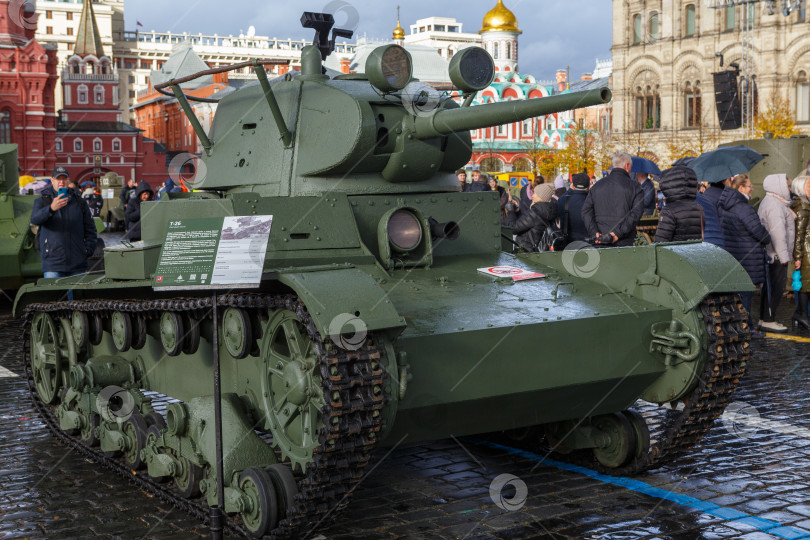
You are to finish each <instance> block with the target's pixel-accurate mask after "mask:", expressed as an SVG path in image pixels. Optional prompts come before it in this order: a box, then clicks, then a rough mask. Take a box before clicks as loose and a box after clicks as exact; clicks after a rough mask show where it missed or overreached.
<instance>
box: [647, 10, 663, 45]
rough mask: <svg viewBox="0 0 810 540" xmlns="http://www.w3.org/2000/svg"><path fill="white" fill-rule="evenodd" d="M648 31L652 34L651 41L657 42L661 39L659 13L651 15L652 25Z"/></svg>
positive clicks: (650, 24)
mask: <svg viewBox="0 0 810 540" xmlns="http://www.w3.org/2000/svg"><path fill="white" fill-rule="evenodd" d="M649 26H650V27H649V28H648V31H649V32H650V39H653V40H656V39H658V38H660V37H661V32H660V30H659V27H658V13H657V12H655V11H653V12H652V13H651V14H650V23H649Z"/></svg>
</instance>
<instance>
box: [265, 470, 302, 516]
mask: <svg viewBox="0 0 810 540" xmlns="http://www.w3.org/2000/svg"><path fill="white" fill-rule="evenodd" d="M265 470H266V471H267V474H269V475H270V480H272V481H273V485H274V486H275V488H276V495H278V503H279V504H278V506H279V519H283V518H284V517H285V516H286V515H287V512H288V511H289V509H290V508H291V507H292V505H293V502H294V501H295V496H296V495H298V482H296V481H295V476H293V473H292V470H290V467H288V466H287V465H285V464H284V463H275V464H273V465H270V466H269V467H267V468H266V469H265Z"/></svg>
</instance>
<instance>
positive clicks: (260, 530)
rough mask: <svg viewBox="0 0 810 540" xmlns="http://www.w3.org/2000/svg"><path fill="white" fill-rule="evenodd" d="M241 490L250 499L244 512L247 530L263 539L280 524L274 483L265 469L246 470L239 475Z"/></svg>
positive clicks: (243, 516)
mask: <svg viewBox="0 0 810 540" xmlns="http://www.w3.org/2000/svg"><path fill="white" fill-rule="evenodd" d="M239 489H241V490H242V491H243V492H244V493H245V495H247V498H248V501H249V503H248V508H247V509H245V510H244V511H242V513H241V514H240V515H241V516H242V521H243V522H244V524H245V527H246V528H247V530H249V531H250V533H251V534H252V535H253V536H255V537H256V538H261V537H262V536H264V535H265V534H267V533H268V532H270V531H271V530H273V529H275V528H276V525H277V524H278V500H277V498H276V491H275V488H274V487H273V481H272V480H270V475H269V474H267V472H265V470H264V469H245V470H244V471H243V472H242V474H241V475H239Z"/></svg>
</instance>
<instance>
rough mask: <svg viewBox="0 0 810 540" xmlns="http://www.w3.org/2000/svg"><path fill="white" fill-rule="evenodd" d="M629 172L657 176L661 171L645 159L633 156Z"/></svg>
mask: <svg viewBox="0 0 810 540" xmlns="http://www.w3.org/2000/svg"><path fill="white" fill-rule="evenodd" d="M630 172H631V173H645V174H655V175H659V174H661V169H659V168H658V165H656V164H655V163H654V162H653V161H651V160H649V159H647V158H643V157H638V156H633V167H632V168H631V169H630Z"/></svg>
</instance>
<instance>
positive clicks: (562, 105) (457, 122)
mask: <svg viewBox="0 0 810 540" xmlns="http://www.w3.org/2000/svg"><path fill="white" fill-rule="evenodd" d="M610 99H611V92H610V90H609V89H608V88H598V89H594V90H585V91H583V92H571V93H568V94H559V95H556V96H549V97H543V98H535V99H526V100H520V101H503V102H501V103H488V104H484V105H477V106H475V107H462V108H458V109H446V110H439V111H436V112H434V113H433V114H431V115H429V116H417V117H416V119H415V121H414V127H415V132H414V135H415V136H416V137H417V138H419V139H430V138H432V137H441V136H444V135H449V134H450V133H456V132H459V131H469V130H473V129H481V128H485V127H490V126H498V125H501V124H509V123H512V122H521V121H523V120H526V119H527V118H534V117H535V116H543V115H547V114H554V113H557V112H561V111H570V110H572V109H579V108H582V107H590V106H592V105H601V104H604V103H608V102H609V101H610Z"/></svg>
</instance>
